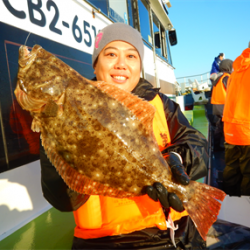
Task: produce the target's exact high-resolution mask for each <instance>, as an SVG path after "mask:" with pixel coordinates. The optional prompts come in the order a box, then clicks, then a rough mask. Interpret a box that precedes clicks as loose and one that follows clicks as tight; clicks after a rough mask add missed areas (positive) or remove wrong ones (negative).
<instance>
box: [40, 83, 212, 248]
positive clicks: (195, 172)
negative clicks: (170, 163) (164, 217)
mask: <svg viewBox="0 0 250 250" xmlns="http://www.w3.org/2000/svg"><path fill="white" fill-rule="evenodd" d="M132 93H133V94H135V95H137V96H139V97H141V98H144V99H145V100H147V101H150V100H152V99H154V97H155V96H156V95H157V94H159V96H160V97H161V99H162V102H163V104H164V110H165V114H166V119H167V124H168V127H169V132H170V137H171V146H170V147H168V148H167V149H165V150H164V152H163V153H165V152H171V151H174V152H177V153H179V154H180V155H181V156H182V159H183V162H184V166H185V168H186V172H187V174H188V175H189V176H190V177H191V179H192V180H196V179H199V178H201V177H204V176H206V174H207V164H208V154H207V147H208V145H207V140H206V139H205V137H204V136H203V135H202V134H201V133H200V132H199V131H197V130H196V129H194V128H193V127H192V126H190V124H189V122H188V120H187V119H186V118H185V116H184V115H183V113H182V112H181V110H180V108H179V105H178V104H176V103H175V102H173V101H171V100H170V98H168V97H167V96H166V95H164V94H162V93H160V92H159V89H155V88H153V86H152V85H151V84H150V83H149V82H148V81H146V80H144V79H140V81H139V83H138V84H137V86H136V87H135V89H134V90H133V91H132ZM40 161H41V169H42V190H43V194H44V197H45V199H46V200H47V201H48V202H49V203H50V204H52V205H53V206H54V207H55V208H57V209H58V210H60V211H74V210H77V209H78V208H79V207H80V206H81V205H83V204H84V203H85V202H86V200H87V199H88V197H89V196H88V195H82V194H78V193H76V192H74V191H73V190H71V189H70V188H69V187H68V186H67V185H66V184H65V183H64V181H63V180H62V178H61V177H60V176H59V174H58V173H57V171H56V169H55V168H54V167H53V166H52V164H51V163H50V161H49V160H48V158H47V157H46V154H45V152H44V149H43V147H42V146H41V147H40ZM190 223H191V222H188V221H186V222H185V225H184V227H183V228H184V231H185V230H188V231H190V232H193V233H192V236H193V237H194V235H196V233H197V232H196V231H195V230H194V228H193V229H192V230H189V229H188V228H189V227H190V226H189V224H190ZM191 224H192V223H191ZM192 225H193V224H192ZM152 230H153V231H152V232H153V233H148V232H146V235H145V234H144V231H147V230H143V235H144V236H143V237H144V238H145V237H146V238H148V237H149V238H150V239H151V237H152V235H154V234H155V233H156V234H158V231H160V230H158V229H157V228H154V229H152ZM137 234H138V232H134V233H132V234H129V235H125V236H122V237H123V239H122V241H124V240H125V241H126V242H127V241H129V242H130V241H131V242H130V243H131V244H133V235H137ZM149 235H150V236H149ZM181 235H182V234H181ZM184 235H185V238H186V237H188V238H190V236H189V235H187V234H184ZM168 236H169V235H168ZM119 237H120V236H117V237H104V238H105V239H106V238H108V239H109V240H108V244H109V242H110V240H111V238H112V240H113V241H114V242H115V241H116V240H118V241H119V242H120V240H119ZM131 237H132V238H131ZM140 237H141V236H140ZM157 237H158V238H159V239H161V237H160V236H157ZM164 237H166V236H164ZM183 237H184V236H183V235H182V238H183ZM135 238H136V236H135ZM196 238H197V237H196ZM198 238H199V235H198ZM200 239H201V238H199V240H200ZM100 240H101V239H100ZM186 240H187V238H186ZM186 240H184V241H185V242H186ZM80 241H84V242H85V243H84V244H85V245H86V240H82V239H80ZM160 241H161V240H160ZM187 241H188V242H190V241H192V239H189V240H187ZM78 242H79V241H78ZM87 242H91V240H87ZM143 242H145V239H143ZM95 243H96V244H98V240H95ZM76 244H78V243H76ZM99 244H100V245H99V246H101V245H103V244H104V243H103V242H102V243H99ZM164 244H166V242H165V243H164ZM92 245H93V243H91V246H92ZM94 245H95V244H94ZM94 245H93V248H94V247H96V246H94ZM97 246H98V245H97ZM126 246H127V247H128V245H126ZM109 247H110V245H109V246H108V247H107V248H109ZM129 248H131V246H129ZM136 249H139V248H138V247H137V248H136Z"/></svg>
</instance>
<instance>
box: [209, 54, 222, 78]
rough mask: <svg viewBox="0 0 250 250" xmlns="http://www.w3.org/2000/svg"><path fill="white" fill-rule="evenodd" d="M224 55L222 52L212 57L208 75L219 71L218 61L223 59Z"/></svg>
mask: <svg viewBox="0 0 250 250" xmlns="http://www.w3.org/2000/svg"><path fill="white" fill-rule="evenodd" d="M224 57H225V55H224V53H220V54H219V55H218V56H217V57H215V58H214V61H213V64H212V69H211V71H210V75H212V74H215V73H216V74H217V73H219V72H220V68H219V67H220V63H221V61H222V60H223V59H224Z"/></svg>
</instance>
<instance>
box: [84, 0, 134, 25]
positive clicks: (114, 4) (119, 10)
mask: <svg viewBox="0 0 250 250" xmlns="http://www.w3.org/2000/svg"><path fill="white" fill-rule="evenodd" d="M88 2H90V3H91V4H93V5H94V6H95V7H96V8H98V9H100V10H101V11H102V12H103V14H105V15H106V16H108V17H109V18H110V19H112V20H113V21H114V22H117V23H126V24H128V23H129V21H128V19H129V16H128V4H130V5H131V0H129V1H128V2H130V3H128V4H127V0H119V1H117V0H88ZM129 14H130V13H129Z"/></svg>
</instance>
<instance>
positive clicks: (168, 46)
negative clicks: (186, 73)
mask: <svg viewBox="0 0 250 250" xmlns="http://www.w3.org/2000/svg"><path fill="white" fill-rule="evenodd" d="M164 37H165V40H166V43H165V44H166V53H167V55H166V58H167V60H168V63H169V64H171V65H172V58H171V54H170V45H169V40H168V31H166V32H165V36H164Z"/></svg>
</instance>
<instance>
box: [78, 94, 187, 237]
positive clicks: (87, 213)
mask: <svg viewBox="0 0 250 250" xmlns="http://www.w3.org/2000/svg"><path fill="white" fill-rule="evenodd" d="M150 103H151V104H152V105H154V106H155V108H156V113H155V117H154V120H153V131H154V134H155V137H156V140H157V142H158V145H159V148H160V150H162V149H163V148H165V147H166V146H167V144H169V143H170V135H169V130H168V126H167V122H166V118H165V113H164V109H163V104H162V101H161V98H160V97H159V95H157V96H156V97H155V98H154V99H153V100H152V101H150ZM187 215H188V214H187V212H186V211H183V212H182V213H178V212H176V211H175V210H173V209H171V218H172V220H173V221H174V220H179V219H180V218H181V217H183V216H187ZM74 218H75V222H76V227H75V233H74V235H75V237H78V238H83V239H91V238H100V237H105V236H111V235H119V234H128V233H131V232H134V231H138V230H142V229H144V228H150V227H158V228H159V229H161V230H166V229H167V225H166V218H165V215H164V213H163V210H162V207H161V204H160V202H155V201H153V200H152V199H151V198H149V197H148V196H147V195H143V196H140V197H135V198H133V199H117V198H111V197H106V196H98V195H92V196H90V198H89V199H88V201H87V202H86V203H85V204H84V205H83V206H81V207H80V208H79V209H78V210H77V211H74Z"/></svg>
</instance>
